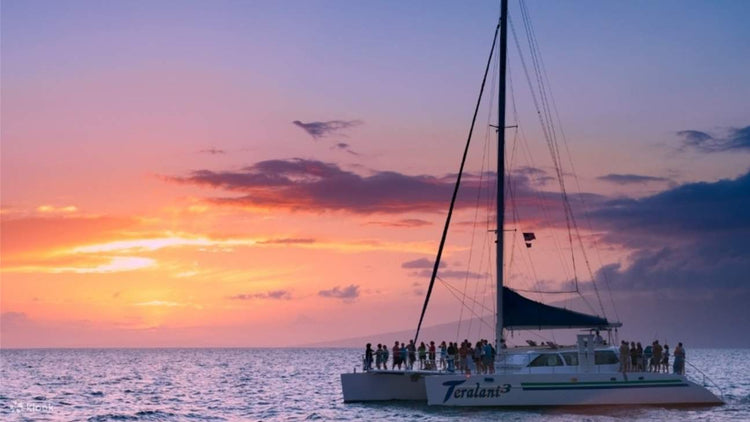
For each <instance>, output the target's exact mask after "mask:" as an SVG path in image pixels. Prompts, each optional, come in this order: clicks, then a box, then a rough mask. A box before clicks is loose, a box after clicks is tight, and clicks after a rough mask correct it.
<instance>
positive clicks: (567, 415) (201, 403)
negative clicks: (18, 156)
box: [0, 349, 750, 421]
mask: <svg viewBox="0 0 750 422" xmlns="http://www.w3.org/2000/svg"><path fill="white" fill-rule="evenodd" d="M361 354H362V351H361V350H357V349H63V350H57V349H42V350H38V349H37V350H2V351H0V365H1V367H0V420H34V421H36V420H49V421H58V420H60V421H224V420H228V421H242V420H248V421H256V420H263V421H267V420H343V421H348V420H399V421H443V420H445V421H447V420H455V419H456V418H461V420H462V421H463V420H477V421H485V420H490V419H492V420H508V421H536V420H544V421H581V420H589V421H599V420H603V421H609V420H644V421H646V420H648V421H652V420H680V421H698V420H700V421H738V420H746V421H750V364H749V363H748V362H750V350H747V349H743V350H722V349H710V350H709V349H706V350H690V349H688V361H690V362H691V363H692V364H693V365H696V366H697V367H698V368H700V369H701V370H702V371H703V372H704V373H705V374H706V375H707V376H708V377H710V378H711V379H712V380H713V381H714V382H715V383H716V384H717V385H718V387H719V388H720V389H721V392H722V393H723V397H724V400H725V401H726V404H725V405H723V406H717V407H702V408H700V407H699V408H661V407H640V408H639V407H611V408H607V407H601V408H583V409H570V408H558V409H523V410H512V409H511V410H508V409H460V408H441V407H428V406H426V405H423V404H418V403H406V402H404V403H398V402H394V403H379V404H363V403H355V404H348V403H344V402H343V401H342V398H341V397H342V396H341V383H340V379H339V374H340V373H341V372H348V371H352V370H353V368H354V367H356V366H358V365H360V356H361ZM690 370H692V368H688V371H689V372H690ZM693 375H696V376H699V375H700V374H698V373H697V372H695V370H693ZM717 392H718V390H717Z"/></svg>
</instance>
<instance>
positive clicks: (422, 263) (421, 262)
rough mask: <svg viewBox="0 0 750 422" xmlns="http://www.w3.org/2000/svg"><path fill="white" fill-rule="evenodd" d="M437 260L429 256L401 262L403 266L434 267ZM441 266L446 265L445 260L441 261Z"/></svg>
mask: <svg viewBox="0 0 750 422" xmlns="http://www.w3.org/2000/svg"><path fill="white" fill-rule="evenodd" d="M434 266H435V261H431V260H429V259H427V258H419V259H415V260H414V261H406V262H404V263H403V264H401V268H433V267H434ZM440 267H441V268H442V267H445V262H441V263H440Z"/></svg>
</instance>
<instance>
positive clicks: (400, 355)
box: [364, 339, 685, 375]
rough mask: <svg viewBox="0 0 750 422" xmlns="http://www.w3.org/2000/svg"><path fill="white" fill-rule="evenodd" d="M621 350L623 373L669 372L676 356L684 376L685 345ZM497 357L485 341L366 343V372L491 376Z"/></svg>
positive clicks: (624, 347) (676, 368)
mask: <svg viewBox="0 0 750 422" xmlns="http://www.w3.org/2000/svg"><path fill="white" fill-rule="evenodd" d="M602 343H603V342H602ZM602 343H599V344H602ZM605 344H606V343H605ZM619 351H620V372H645V371H648V372H665V373H668V372H669V369H670V368H669V362H670V357H674V360H673V363H672V372H673V373H675V374H680V375H684V374H685V347H684V346H683V345H682V343H678V344H677V347H676V348H675V349H674V351H673V352H672V355H670V350H669V345H667V344H665V345H664V346H662V345H661V344H659V340H654V342H653V343H651V344H650V345H647V346H646V347H645V348H643V346H641V343H640V342H630V343H628V342H627V341H625V340H623V341H622V343H621V344H620V349H619ZM496 355H497V351H496V350H495V348H494V347H493V346H492V344H491V343H490V342H488V341H487V340H485V339H482V340H479V341H477V342H476V344H473V345H472V343H471V342H470V341H468V340H464V341H463V342H462V343H461V344H460V345H459V344H458V343H453V342H448V343H446V342H445V341H443V342H441V343H440V345H437V346H436V345H435V342H434V341H430V342H429V344H425V342H421V343H420V344H419V346H416V345H415V344H414V341H413V340H411V341H409V344H405V343H403V342H398V341H396V342H395V343H394V344H393V346H392V347H390V348H389V347H388V345H386V344H378V345H377V349H373V348H372V344H371V343H367V346H366V348H365V356H364V369H365V370H366V371H369V370H371V369H383V370H386V369H388V363H389V361H390V364H391V370H394V369H396V368H398V369H399V370H401V369H402V368H403V369H406V370H413V369H415V365H416V364H418V365H419V366H418V369H420V370H440V371H448V372H456V371H458V372H464V373H466V374H471V373H476V374H491V373H494V372H495V357H496Z"/></svg>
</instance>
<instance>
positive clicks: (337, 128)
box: [292, 120, 362, 139]
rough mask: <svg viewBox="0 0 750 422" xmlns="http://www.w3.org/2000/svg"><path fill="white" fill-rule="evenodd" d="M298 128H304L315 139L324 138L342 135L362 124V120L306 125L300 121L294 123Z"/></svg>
mask: <svg viewBox="0 0 750 422" xmlns="http://www.w3.org/2000/svg"><path fill="white" fill-rule="evenodd" d="M292 123H293V124H295V125H296V126H298V127H300V128H302V130H304V131H305V132H307V133H308V134H309V135H310V136H312V137H313V139H319V138H323V137H326V136H329V135H333V134H340V133H341V131H343V130H345V129H349V128H352V127H355V126H359V125H361V124H362V121H360V120H329V121H326V122H309V123H304V122H301V121H299V120H295V121H293V122H292Z"/></svg>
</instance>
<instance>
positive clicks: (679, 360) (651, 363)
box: [620, 340, 685, 375]
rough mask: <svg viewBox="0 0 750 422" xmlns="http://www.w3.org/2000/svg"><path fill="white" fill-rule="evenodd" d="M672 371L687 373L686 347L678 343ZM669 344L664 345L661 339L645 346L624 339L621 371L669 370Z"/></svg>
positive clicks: (621, 350) (621, 352)
mask: <svg viewBox="0 0 750 422" xmlns="http://www.w3.org/2000/svg"><path fill="white" fill-rule="evenodd" d="M673 355H674V362H673V363H672V372H673V373H675V374H680V375H684V374H685V348H684V347H683V345H682V343H678V344H677V347H676V348H675V349H674V352H673ZM670 357H671V356H670V354H669V345H668V344H665V345H664V346H662V345H661V344H659V340H654V342H653V343H651V344H649V345H647V346H646V348H643V346H641V343H640V342H634V341H631V342H630V345H628V342H627V341H625V340H623V341H622V343H620V372H646V371H648V372H667V373H668V372H669V358H670Z"/></svg>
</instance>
